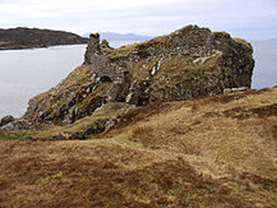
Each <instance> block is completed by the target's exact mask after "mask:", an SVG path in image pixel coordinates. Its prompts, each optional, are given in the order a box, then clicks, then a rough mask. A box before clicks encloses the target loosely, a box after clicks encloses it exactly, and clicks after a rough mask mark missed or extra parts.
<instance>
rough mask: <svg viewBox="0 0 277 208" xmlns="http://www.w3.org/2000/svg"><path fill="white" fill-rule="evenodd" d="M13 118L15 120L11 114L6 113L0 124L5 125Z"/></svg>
mask: <svg viewBox="0 0 277 208" xmlns="http://www.w3.org/2000/svg"><path fill="white" fill-rule="evenodd" d="M14 120H15V118H14V117H13V116H11V115H7V116H5V117H3V118H2V119H1V121H0V126H5V125H7V124H8V123H10V122H12V121H14Z"/></svg>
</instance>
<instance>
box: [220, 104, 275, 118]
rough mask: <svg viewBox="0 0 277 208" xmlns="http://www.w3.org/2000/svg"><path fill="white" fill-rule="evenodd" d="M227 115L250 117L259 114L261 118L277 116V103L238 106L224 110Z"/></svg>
mask: <svg viewBox="0 0 277 208" xmlns="http://www.w3.org/2000/svg"><path fill="white" fill-rule="evenodd" d="M223 114H224V115H225V116H226V117H231V118H237V119H248V118H250V117H253V116H255V115H257V116H258V117H259V118H267V117H270V116H277V104H276V103H275V104H272V105H267V106H262V107H257V108H247V107H236V108H232V109H229V110H226V111H224V112H223Z"/></svg>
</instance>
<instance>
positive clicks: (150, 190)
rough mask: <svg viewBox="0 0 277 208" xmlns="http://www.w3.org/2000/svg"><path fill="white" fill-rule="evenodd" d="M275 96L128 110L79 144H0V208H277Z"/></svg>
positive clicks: (270, 92) (271, 92) (275, 92)
mask: <svg viewBox="0 0 277 208" xmlns="http://www.w3.org/2000/svg"><path fill="white" fill-rule="evenodd" d="M276 98H277V88H271V89H264V90H260V91H247V92H243V93H236V94H230V95H221V96H217V97H208V98H202V99H195V100H192V101H187V102H171V103H161V104H150V105H147V106H145V107H140V108H136V109H134V110H131V111H129V112H128V113H127V114H126V115H124V118H123V119H122V122H121V123H119V124H118V125H117V127H116V128H115V129H114V130H112V131H110V132H108V133H106V134H104V135H98V136H97V137H94V138H91V140H86V141H62V142H60V141H56V142H28V141H2V142H0V160H1V163H0V207H10V206H12V207H82V206H83V207H166V206H168V207H276V206H277V194H276V193H277V177H276V171H277V155H276V150H277V103H276Z"/></svg>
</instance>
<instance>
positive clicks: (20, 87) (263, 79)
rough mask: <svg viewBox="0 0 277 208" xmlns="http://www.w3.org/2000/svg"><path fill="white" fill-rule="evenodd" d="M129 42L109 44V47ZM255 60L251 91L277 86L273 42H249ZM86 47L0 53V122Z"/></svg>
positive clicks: (77, 60) (78, 59)
mask: <svg viewBox="0 0 277 208" xmlns="http://www.w3.org/2000/svg"><path fill="white" fill-rule="evenodd" d="M131 43H133V42H132V41H131V42H130V41H128V42H120V41H115V42H111V43H110V45H111V46H112V47H115V48H116V47H119V46H121V45H126V44H131ZM251 44H252V46H253V48H254V58H255V60H256V64H255V70H254V75H253V82H252V87H253V88H263V87H272V86H274V85H277V73H276V72H277V70H276V66H277V41H252V43H251ZM85 50H86V45H73V46H57V47H50V48H41V49H28V50H8V51H0V118H2V117H3V116H5V115H8V114H11V115H13V116H14V117H20V116H22V115H23V113H24V112H25V111H26V109H27V105H28V100H29V99H30V98H32V97H33V96H35V95H37V94H39V93H41V92H44V91H46V90H48V89H50V88H51V87H54V86H55V85H57V84H58V83H59V82H60V81H61V80H62V79H64V78H66V76H67V75H68V74H69V73H70V72H71V71H72V70H74V69H75V68H76V67H77V66H80V65H81V64H82V63H83V60H84V53H85Z"/></svg>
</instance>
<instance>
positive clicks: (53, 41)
mask: <svg viewBox="0 0 277 208" xmlns="http://www.w3.org/2000/svg"><path fill="white" fill-rule="evenodd" d="M87 42H88V39H87V38H83V37H80V36H78V35H76V34H73V33H69V32H64V31H54V30H41V29H36V28H34V29H29V28H24V27H18V28H15V29H7V30H5V29H0V50H8V49H27V48H40V47H49V46H56V45H73V44H85V43H87Z"/></svg>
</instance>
